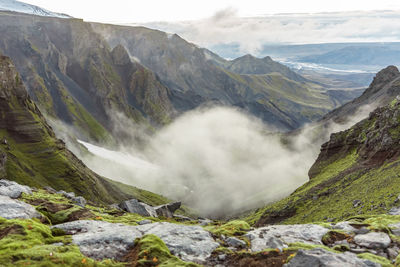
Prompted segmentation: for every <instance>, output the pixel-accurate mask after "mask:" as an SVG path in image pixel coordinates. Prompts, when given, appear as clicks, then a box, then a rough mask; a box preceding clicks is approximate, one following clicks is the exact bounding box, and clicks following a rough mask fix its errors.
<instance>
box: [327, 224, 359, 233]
mask: <svg viewBox="0 0 400 267" xmlns="http://www.w3.org/2000/svg"><path fill="white" fill-rule="evenodd" d="M332 228H333V229H338V230H342V231H345V232H346V233H352V232H354V231H355V230H356V228H354V227H353V226H351V225H350V222H347V221H344V222H338V223H336V224H333V225H332Z"/></svg>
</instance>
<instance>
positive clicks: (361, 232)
mask: <svg viewBox="0 0 400 267" xmlns="http://www.w3.org/2000/svg"><path fill="white" fill-rule="evenodd" d="M369 232H370V230H369V229H368V228H367V227H365V226H363V227H361V228H360V229H355V230H354V233H355V234H357V235H365V234H367V233H369Z"/></svg>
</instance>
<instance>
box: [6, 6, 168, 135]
mask: <svg viewBox="0 0 400 267" xmlns="http://www.w3.org/2000/svg"><path fill="white" fill-rule="evenodd" d="M0 33H1V35H2V38H1V40H0V50H2V51H3V53H4V54H6V55H7V56H10V57H11V58H12V60H13V61H14V62H15V65H16V67H17V69H18V71H19V72H20V73H21V77H22V79H23V81H24V82H25V84H26V85H27V88H28V92H29V94H30V95H31V96H32V98H33V99H34V100H35V102H36V103H38V105H39V106H40V108H41V109H42V110H43V111H44V112H46V113H47V114H48V115H50V116H52V117H55V118H57V119H61V120H62V121H64V122H65V123H67V124H70V125H74V126H75V128H77V129H78V130H79V131H80V132H81V135H82V136H83V137H81V138H84V139H88V138H90V139H93V140H95V141H100V140H102V141H104V140H107V139H109V136H110V134H109V133H110V132H111V131H112V130H113V125H112V123H111V120H110V117H111V116H112V114H110V112H114V111H116V112H120V113H122V114H124V115H125V116H126V117H127V118H130V119H132V120H133V121H136V122H143V121H150V122H151V123H154V124H156V125H160V124H164V123H167V122H169V120H170V118H171V116H172V114H173V113H174V109H173V107H172V105H171V103H170V101H169V98H168V94H169V91H168V88H166V87H165V86H164V85H162V84H161V83H160V81H159V79H158V77H157V76H156V75H155V74H154V73H152V72H151V71H150V70H148V69H146V68H145V67H143V66H141V65H140V64H139V63H137V62H132V61H131V60H130V58H129V56H128V54H127V53H126V51H125V50H124V49H123V47H116V48H115V49H114V50H113V51H112V50H111V49H110V48H109V47H108V45H107V43H106V42H105V41H104V40H103V38H102V37H101V36H99V35H98V34H96V33H95V32H94V31H93V30H92V28H91V26H90V24H88V23H85V22H83V21H81V20H77V19H60V18H49V17H40V16H32V15H25V14H11V13H8V12H0Z"/></svg>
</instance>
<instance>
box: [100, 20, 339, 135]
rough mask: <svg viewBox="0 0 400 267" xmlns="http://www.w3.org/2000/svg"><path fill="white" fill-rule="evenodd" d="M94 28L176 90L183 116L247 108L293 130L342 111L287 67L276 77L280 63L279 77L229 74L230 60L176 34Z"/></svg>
mask: <svg viewBox="0 0 400 267" xmlns="http://www.w3.org/2000/svg"><path fill="white" fill-rule="evenodd" d="M92 26H93V29H94V30H95V31H96V32H97V33H99V34H100V35H102V36H103V37H104V38H105V39H106V40H107V42H108V44H109V45H110V46H111V47H114V46H116V45H119V44H121V45H123V46H124V47H125V48H126V49H127V50H128V52H129V54H130V55H131V56H132V57H134V58H136V59H138V60H139V61H140V63H141V64H143V65H144V66H146V67H147V68H149V69H151V70H152V71H154V72H155V73H156V74H157V75H158V76H159V77H160V79H161V81H162V82H163V83H164V84H165V85H166V86H167V87H168V88H170V89H171V101H172V104H173V105H174V107H175V108H176V109H177V110H178V111H180V112H183V111H186V110H190V109H193V108H195V107H197V106H199V105H201V104H203V103H207V102H210V101H213V102H217V103H220V104H225V105H233V106H238V107H241V108H243V109H245V110H248V111H249V112H250V113H252V114H254V115H256V116H258V117H260V118H262V119H263V120H264V121H266V122H267V123H271V124H272V125H274V126H276V127H277V128H280V129H283V130H285V129H286V130H287V129H294V128H297V127H299V126H300V125H302V124H304V123H306V122H310V121H313V120H315V119H316V118H319V117H320V116H321V114H323V113H325V112H326V111H327V110H329V109H332V108H334V107H337V102H336V101H337V100H338V99H334V98H333V97H331V96H329V95H328V94H327V93H326V90H324V88H323V87H322V86H321V85H320V84H317V83H312V82H310V81H303V82H299V81H296V80H292V79H291V78H293V77H286V76H285V75H286V74H287V73H290V75H293V76H295V77H296V79H301V78H300V77H299V76H298V75H295V74H293V73H292V72H290V71H288V70H287V68H285V67H284V66H282V65H279V66H280V67H279V68H280V70H282V71H281V73H279V72H276V66H277V65H278V64H279V63H276V62H275V63H273V66H275V67H271V70H272V69H274V70H275V72H273V73H267V74H261V75H259V74H257V75H254V74H238V73H234V72H231V71H230V70H229V69H227V68H226V64H227V63H228V62H226V61H225V60H224V59H222V58H220V57H218V56H217V55H215V54H214V53H212V52H210V51H208V50H206V49H203V48H199V47H197V46H196V45H194V44H192V43H189V42H187V41H185V40H184V39H182V38H181V37H179V36H178V35H176V34H167V33H164V32H161V31H157V30H151V29H147V28H144V27H129V26H116V25H106V24H98V23H92ZM255 61H256V62H258V60H255ZM266 62H269V59H268V58H267V59H264V61H263V66H264V67H265V66H266V65H267V63H266ZM338 102H341V101H340V100H339V101H338ZM342 103H343V102H342Z"/></svg>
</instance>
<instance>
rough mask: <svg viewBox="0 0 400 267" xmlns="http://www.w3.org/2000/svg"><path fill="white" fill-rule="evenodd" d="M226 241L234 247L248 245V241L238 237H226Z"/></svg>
mask: <svg viewBox="0 0 400 267" xmlns="http://www.w3.org/2000/svg"><path fill="white" fill-rule="evenodd" d="M225 242H226V244H227V245H228V246H230V247H234V248H245V247H246V242H244V241H243V240H240V239H238V238H236V237H228V238H227V239H225Z"/></svg>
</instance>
